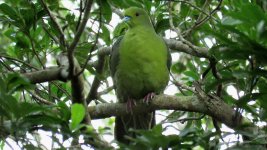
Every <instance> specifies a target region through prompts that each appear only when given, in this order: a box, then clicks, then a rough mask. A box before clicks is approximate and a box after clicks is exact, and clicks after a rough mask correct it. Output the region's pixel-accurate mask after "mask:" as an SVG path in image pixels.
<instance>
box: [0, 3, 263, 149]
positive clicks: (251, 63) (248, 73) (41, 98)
mask: <svg viewBox="0 0 267 150" xmlns="http://www.w3.org/2000/svg"><path fill="white" fill-rule="evenodd" d="M0 3H1V4H0V31H1V32H0V39H1V40H0V64H1V65H0V72H1V76H0V126H1V128H0V136H1V142H0V146H1V148H12V147H13V148H15V147H20V148H25V149H30V148H38V149H45V148H46V149H49V148H51V147H52V148H64V147H65V148H74V147H76V148H79V147H82V148H85V147H91V146H92V145H91V144H89V143H87V142H85V141H84V140H81V139H83V138H85V137H95V136H96V133H94V132H93V128H92V127H91V126H89V125H86V124H84V123H82V120H83V117H84V116H85V110H84V107H83V106H82V105H79V104H71V92H70V91H71V86H70V83H68V82H67V83H65V82H61V81H52V82H45V83H38V84H35V85H33V84H30V83H29V81H28V80H27V79H25V78H22V74H24V73H26V72H33V71H36V70H42V69H46V68H48V67H50V66H56V60H55V58H56V56H57V55H59V54H60V53H61V52H62V51H64V48H65V47H64V46H65V45H68V44H70V43H71V42H72V41H73V38H74V35H75V33H76V31H77V29H78V26H79V23H80V21H81V17H82V15H81V12H83V10H84V4H85V0H80V1H75V0H62V1H53V0H46V1H45V4H46V5H47V6H48V7H49V9H50V10H51V12H52V14H53V16H54V17H55V19H56V20H57V22H58V25H59V27H60V29H62V32H63V33H64V39H65V43H62V40H61V39H60V36H61V33H60V32H61V31H60V30H59V28H58V26H57V25H56V24H55V23H54V22H53V20H52V19H51V17H50V16H49V15H48V13H47V11H46V10H45V7H44V5H42V3H41V0H0ZM67 3H68V4H70V5H67ZM130 6H138V7H143V8H145V9H146V10H147V11H148V12H149V13H150V16H151V20H152V21H153V24H154V26H155V30H156V32H157V33H158V34H160V35H161V36H163V37H166V38H173V39H176V40H179V39H181V38H183V39H185V40H187V41H190V42H191V43H193V44H194V45H195V46H199V47H205V48H208V49H209V56H211V57H212V59H207V58H199V57H195V56H192V55H190V54H185V53H179V54H177V51H179V50H175V51H172V53H173V66H172V68H171V72H172V75H173V77H174V78H173V79H172V82H170V86H171V87H172V90H171V93H170V94H171V95H176V96H180V95H187V96H190V95H192V94H193V93H192V92H190V91H188V90H185V89H182V90H181V88H180V87H179V85H178V84H176V81H178V82H179V83H181V84H183V85H185V86H189V87H192V85H193V82H194V81H201V84H202V87H203V88H204V89H205V92H206V93H211V94H216V95H218V96H220V97H221V98H222V99H223V100H224V101H225V102H226V103H227V104H229V105H230V106H232V107H233V108H236V111H238V112H241V113H242V115H243V116H246V117H247V118H248V119H249V120H251V121H252V122H253V123H254V124H255V125H257V126H259V128H261V129H262V133H263V134H260V135H256V136H255V135H254V134H252V133H249V132H247V133H242V134H245V135H247V136H248V137H250V138H251V139H253V140H250V141H247V142H244V143H245V144H244V143H242V142H243V140H242V138H241V136H240V132H239V131H233V130H229V129H226V127H225V126H223V125H219V128H221V130H222V131H221V132H219V131H218V130H215V128H214V126H213V123H212V119H211V118H210V117H209V116H203V115H202V114H199V113H194V112H183V111H171V110H168V111H167V110H166V111H159V112H158V114H160V115H159V116H160V117H158V118H160V122H159V123H158V125H157V126H156V127H155V128H153V130H152V131H149V132H148V131H136V132H140V134H141V136H140V137H138V138H137V139H134V142H133V144H132V145H122V144H119V145H117V147H118V146H119V147H121V148H128V149H134V148H138V147H142V149H143V148H144V147H145V148H147V149H157V148H160V147H162V148H167V147H171V148H174V149H178V148H179V149H191V148H194V149H225V148H227V147H228V148H229V147H230V148H233V146H235V148H236V149H241V148H242V147H250V148H251V147H257V146H259V145H261V144H266V140H265V137H266V134H265V131H266V130H265V129H264V128H263V126H264V125H266V122H265V121H266V119H267V113H266V109H267V96H266V94H267V92H266V91H267V79H266V77H267V70H266V69H267V68H266V63H267V61H266V58H267V36H266V35H267V27H266V24H267V15H266V9H267V2H266V1H265V0H223V1H219V0H196V1H194V0H188V1H184V0H173V1H158V0H153V1H150V0H121V1H116V0H98V1H94V2H93V5H92V8H91V12H90V16H89V21H88V23H87V26H86V28H85V30H84V32H83V34H82V35H81V38H80V40H79V43H78V45H77V47H76V50H75V57H76V58H77V60H78V62H79V63H80V64H81V66H83V64H86V63H87V62H86V61H87V60H88V59H89V60H90V62H94V61H97V60H98V58H99V57H97V50H98V49H99V48H101V47H108V46H111V45H112V42H113V40H114V39H116V37H118V36H119V35H121V34H123V33H124V31H125V30H124V27H125V26H124V25H123V24H119V25H118V26H117V27H116V28H115V25H116V24H117V23H118V22H119V20H115V19H116V18H118V16H119V15H120V13H119V12H120V11H122V10H123V9H125V8H128V7H130ZM73 8H74V9H73ZM170 19H172V21H170ZM172 23H173V25H172ZM173 26H175V27H176V29H178V31H177V30H175V31H177V32H175V31H173V30H171V29H173ZM177 33H178V35H177ZM107 59H108V58H105V59H104V60H103V61H105V62H107ZM92 64H93V63H88V65H86V67H85V72H84V77H85V78H86V79H87V81H86V82H87V83H88V85H89V86H88V87H87V88H88V89H90V88H91V87H92V84H93V81H94V80H95V79H98V80H101V84H100V87H99V88H98V93H97V94H96V95H94V96H95V98H94V99H92V100H94V102H92V103H91V104H99V103H106V102H111V99H112V101H115V99H114V91H112V86H111V85H112V84H111V82H110V78H109V72H108V64H107V63H104V67H103V68H104V69H103V71H102V72H101V73H99V72H97V71H96V68H95V66H94V65H92ZM214 66H216V67H215V68H216V69H214ZM211 70H212V71H211ZM179 89H180V90H179ZM162 115H164V116H162ZM184 118H186V119H184ZM100 122H101V123H102V124H101V125H100V126H99V125H98V126H99V127H98V129H97V133H98V135H102V136H104V137H105V138H107V139H109V140H110V139H111V137H112V136H111V135H112V133H113V125H114V118H109V119H105V120H102V121H100ZM93 123H94V122H93ZM98 124H99V121H98ZM83 127H86V129H87V130H88V132H86V134H84V133H83V132H81V130H80V129H81V128H83ZM43 131H46V132H45V133H46V136H47V137H46V139H47V138H48V139H50V140H51V141H53V142H51V143H50V144H51V145H43V144H44V142H43V139H44V137H43V136H42V135H40V134H41V133H43ZM170 133H176V134H170ZM78 139H80V140H78ZM14 143H15V144H16V146H15V145H13V144H14ZM113 143H115V141H113Z"/></svg>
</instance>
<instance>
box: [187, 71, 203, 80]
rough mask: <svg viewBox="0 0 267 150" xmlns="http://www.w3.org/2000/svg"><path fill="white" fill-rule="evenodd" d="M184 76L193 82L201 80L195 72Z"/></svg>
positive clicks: (189, 72) (188, 72)
mask: <svg viewBox="0 0 267 150" xmlns="http://www.w3.org/2000/svg"><path fill="white" fill-rule="evenodd" d="M184 75H186V76H188V77H190V78H191V80H195V81H196V80H198V79H199V75H198V74H197V73H196V72H193V71H185V72H184Z"/></svg>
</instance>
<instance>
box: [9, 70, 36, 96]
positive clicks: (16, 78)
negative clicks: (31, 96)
mask: <svg viewBox="0 0 267 150" xmlns="http://www.w3.org/2000/svg"><path fill="white" fill-rule="evenodd" d="M6 80H7V89H8V91H9V93H13V92H15V91H17V90H22V89H30V88H32V85H31V84H30V81H29V80H28V79H27V78H25V77H22V76H21V75H20V74H17V73H12V74H9V75H8V76H7V79H6Z"/></svg>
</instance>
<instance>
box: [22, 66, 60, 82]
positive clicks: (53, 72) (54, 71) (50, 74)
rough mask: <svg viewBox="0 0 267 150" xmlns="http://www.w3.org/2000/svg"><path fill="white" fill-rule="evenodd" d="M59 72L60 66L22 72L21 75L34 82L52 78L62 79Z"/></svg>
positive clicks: (52, 79) (51, 79)
mask: <svg viewBox="0 0 267 150" xmlns="http://www.w3.org/2000/svg"><path fill="white" fill-rule="evenodd" d="M60 72H61V68H60V67H51V68H47V69H45V70H39V71H34V72H28V73H24V74H22V75H23V76H24V77H26V78H27V79H28V80H29V81H30V82H31V83H32V84H36V83H43V82H48V81H54V80H61V81H64V80H63V78H62V77H61V73H60Z"/></svg>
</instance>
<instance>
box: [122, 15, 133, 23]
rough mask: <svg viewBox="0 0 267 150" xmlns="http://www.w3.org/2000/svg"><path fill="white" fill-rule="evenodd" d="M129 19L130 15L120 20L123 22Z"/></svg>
mask: <svg viewBox="0 0 267 150" xmlns="http://www.w3.org/2000/svg"><path fill="white" fill-rule="evenodd" d="M129 20H131V17H130V16H125V17H124V18H123V19H122V21H123V22H128V21H129Z"/></svg>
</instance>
